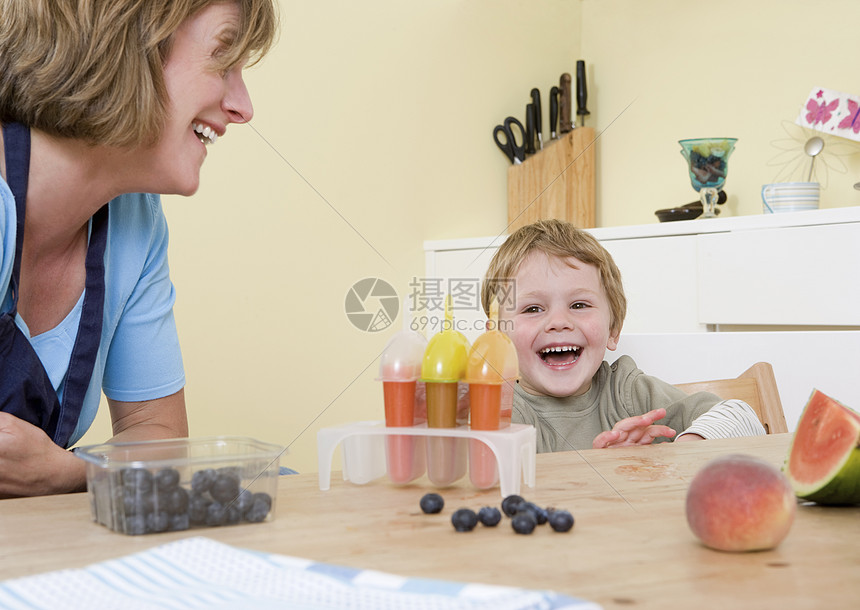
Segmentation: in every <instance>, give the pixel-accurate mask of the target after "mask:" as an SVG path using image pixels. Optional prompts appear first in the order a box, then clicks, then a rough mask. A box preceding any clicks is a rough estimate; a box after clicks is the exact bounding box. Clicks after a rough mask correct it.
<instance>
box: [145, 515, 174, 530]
mask: <svg viewBox="0 0 860 610" xmlns="http://www.w3.org/2000/svg"><path fill="white" fill-rule="evenodd" d="M169 525H170V515H168V514H167V513H166V512H165V511H163V510H159V511H155V512H152V513H149V514H148V515H147V516H146V530H147V531H149V532H165V531H167V528H168V526H169Z"/></svg>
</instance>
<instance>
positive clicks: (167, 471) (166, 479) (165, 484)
mask: <svg viewBox="0 0 860 610" xmlns="http://www.w3.org/2000/svg"><path fill="white" fill-rule="evenodd" d="M178 485H179V472H177V471H176V470H175V469H173V468H162V469H161V470H159V471H158V472H156V473H155V488H156V489H158V490H159V491H168V490H170V489H173V488H174V487H177V486H178Z"/></svg>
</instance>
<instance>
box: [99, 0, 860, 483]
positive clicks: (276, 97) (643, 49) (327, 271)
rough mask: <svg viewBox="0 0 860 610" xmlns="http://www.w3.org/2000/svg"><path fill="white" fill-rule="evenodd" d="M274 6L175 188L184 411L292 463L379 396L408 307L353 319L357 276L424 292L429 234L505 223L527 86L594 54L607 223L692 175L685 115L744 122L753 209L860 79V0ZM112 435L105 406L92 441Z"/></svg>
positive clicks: (601, 212) (479, 232)
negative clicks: (209, 141) (805, 116)
mask: <svg viewBox="0 0 860 610" xmlns="http://www.w3.org/2000/svg"><path fill="white" fill-rule="evenodd" d="M281 6H282V20H283V28H282V34H281V40H280V43H279V44H278V46H277V47H276V49H275V50H274V52H273V53H272V54H271V55H270V56H269V57H267V59H266V60H265V61H264V62H263V63H262V64H261V65H259V66H257V67H255V68H253V69H251V70H250V71H248V72H247V81H248V85H249V88H250V90H251V93H252V96H253V98H254V102H255V108H256V115H255V117H254V120H253V122H252V125H251V126H250V127H238V126H234V127H233V128H231V129H230V130H229V132H228V134H227V136H226V137H224V138H223V139H221V140H219V141H218V143H217V144H216V145H215V146H214V147H212V148H211V149H210V153H209V158H208V160H207V162H206V165H205V166H204V169H203V177H202V183H203V186H202V187H201V189H200V191H199V192H198V193H197V194H196V195H195V196H194V197H192V198H190V199H182V198H177V197H165V207H166V210H167V215H168V218H169V221H170V227H171V246H170V256H171V269H172V276H173V281H174V283H175V284H176V287H177V292H178V301H177V305H176V317H177V320H178V324H179V332H180V339H181V341H182V346H183V353H184V358H185V365H186V371H187V377H188V384H187V388H186V393H187V401H188V408H189V418H190V423H191V434H192V435H194V436H203V435H215V434H241V435H249V436H254V437H257V438H259V439H261V440H265V441H270V442H276V443H282V444H284V445H288V444H291V448H290V455H289V456H288V457H287V458H286V459H285V460H283V461H282V464H286V465H290V466H293V467H295V468H297V469H299V470H302V471H306V472H307V471H315V470H316V430H317V429H318V428H319V427H321V426H331V425H337V424H342V423H347V422H350V421H358V420H367V419H380V418H382V416H383V415H382V402H381V389H380V387H379V384H378V382H376V381H375V380H374V378H375V376H376V373H377V367H378V356H379V354H380V352H381V351H382V349H383V347H384V346H385V343H386V342H387V341H388V339H389V338H390V337H391V336H392V334H393V333H394V332H395V331H396V330H398V329H399V325H400V320H399V319H398V320H397V322H396V323H395V325H394V326H393V327H391V328H389V329H387V330H386V331H384V332H379V333H373V334H370V333H365V332H361V331H359V330H357V329H356V328H355V327H353V326H352V325H351V324H350V322H349V321H348V320H347V318H346V316H345V314H344V299H345V296H346V293H347V291H348V290H349V288H350V286H351V285H352V284H353V283H354V282H356V281H357V280H360V279H362V278H365V277H379V278H382V279H385V280H386V281H388V282H389V283H391V284H392V285H394V286H395V288H396V289H397V290H398V292H400V294H401V295H407V294H408V293H409V287H408V285H409V281H410V279H411V278H413V277H419V278H420V277H423V275H424V256H423V241H424V240H427V239H446V238H457V237H469V236H488V235H496V234H499V233H501V232H503V231H504V228H505V225H506V219H507V204H506V184H505V181H506V170H507V162H506V160H505V159H504V157H503V156H502V154H501V153H500V152H499V151H498V150H497V149H496V147H495V145H494V144H493V143H492V139H491V133H492V128H493V126H494V125H495V124H496V123H498V122H500V121H501V120H502V119H503V118H504V117H505V116H507V115H510V114H514V115H516V116H520V117H522V116H523V115H524V107H525V104H526V103H527V102H528V94H529V91H530V90H531V88H532V87H535V86H536V87H539V88H540V89H541V92H542V94H543V95H544V100H546V96H547V94H548V91H549V88H550V87H551V86H552V85H553V84H555V83H557V81H558V76H559V75H560V74H561V73H562V72H566V71H567V72H571V73H573V72H574V70H575V63H576V60H577V59H585V60H586V61H587V63H588V70H589V98H590V99H589V109H590V110H591V111H592V115H591V117H590V120H589V123H588V124H589V125H591V126H594V127H595V128H596V129H597V130H598V132H601V133H602V135H601V137H600V139H599V140H598V143H597V148H596V150H597V159H598V168H599V169H598V175H597V193H598V223H599V224H600V225H601V226H610V225H622V224H640V223H650V222H655V217H654V215H653V212H654V210H656V209H658V208H663V207H671V206H674V205H678V204H682V203H686V202H688V201H692V200H693V199H694V198H695V192H694V191H693V190H692V188H691V187H690V185H689V182H688V181H687V177H686V172H685V170H684V166H683V162H682V159H681V156H680V155H679V154H678V152H677V151H678V145H677V143H676V141H677V140H678V139H681V138H685V137H702V136H707V137H709V136H715V135H716V136H724V135H725V136H735V137H738V138H739V142H738V147H737V152H736V153H735V156H734V157H733V158H732V161H731V165H730V173H729V180H728V183H727V187H726V190H727V192H728V193H730V196H731V198H730V200H729V202H728V204H727V206H726V207H727V208H728V210H727V211H726V213H731V214H755V213H759V212H760V209H761V204H760V198H759V190H760V187H761V184H762V183H765V182H770V181H771V178H772V176H773V175H774V174H775V173H776V169H775V168H772V167H768V166H767V162H768V160H769V159H770V158H771V157H772V156H774V155H775V153H776V152H777V150H776V149H775V148H773V146H772V145H771V141H772V140H774V139H779V138H784V137H785V136H784V135H783V133H782V131H781V130H782V127H781V123H780V122H781V121H782V120H788V121H793V120H794V118H795V116H796V115H797V112H798V108H799V105H800V103H801V102H802V101H803V100H804V99H805V96H806V94H807V93H808V92H809V90H810V89H811V88H812V87H814V86H823V87H829V88H833V89H837V90H842V91H846V92H852V93H855V94H860V83H858V82H857V78H856V68H855V66H856V58H857V57H860V52H858V51H860V37H857V36H856V32H855V28H856V24H857V23H858V22H860V20H858V17H860V5H857V4H855V2H853V0H846V1H837V0H824V1H822V2H815V3H813V2H808V1H799V0H786V1H783V2H772V3H770V2H768V3H766V2H751V1H750V0H747V1H746V2H740V1H737V0H722V1H721V2H718V3H710V4H702V3H693V2H688V1H686V0H647V1H646V0H581V1H580V0H424V1H421V2H403V1H402V0H363V1H361V2H354V1H352V0H316V1H314V2H308V1H299V0H282V1H281ZM703 7H704V8H703ZM704 17H708V18H709V19H712V22H711V27H704V26H700V25H698V23H699V21H700V20H701V19H702V18H704ZM628 105H629V108H628V109H627V110H626V111H625V112H624V113H623V114H622V115H621V116H620V117H618V115H619V113H621V111H622V110H623V109H624V108H625V107H627V106H628ZM546 113H547V111H546V107H545V108H544V120H545V121H546V120H547V117H546ZM603 130H605V131H603ZM846 163H847V164H849V166H850V171H849V173H847V174H844V175H839V176H835V177H833V176H831V181H830V186H829V188H828V189H827V190H826V191H825V192H824V195H823V203H822V205H824V206H841V205H856V204H857V203H858V200H860V192H858V191H854V190H853V189H852V188H851V185H852V184H853V183H854V182H856V181H858V180H860V166H858V162H857V160H856V157H851V158H846ZM103 411H104V410H103ZM107 436H109V424H108V419H107V416H106V413H105V412H103V413H101V414H100V415H99V419H98V420H97V423H96V424H95V426H94V428H93V429H92V430H91V432H90V433H89V434H88V435H87V437H86V438H85V440H84V442H100V441H102V440H104V438H106V437H107Z"/></svg>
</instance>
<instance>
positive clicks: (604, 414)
mask: <svg viewBox="0 0 860 610" xmlns="http://www.w3.org/2000/svg"><path fill="white" fill-rule="evenodd" d="M721 400H722V399H721V398H719V397H718V396H716V395H715V394H711V393H708V392H697V393H695V394H691V395H687V394H686V393H685V392H683V391H682V390H679V389H678V388H676V387H675V386H673V385H671V384H669V383H666V382H665V381H662V380H660V379H657V378H656V377H651V376H650V375H646V374H645V373H643V372H642V371H640V370H639V369H638V368H637V367H636V363H635V362H634V361H633V359H632V358H631V357H630V356H621V357H620V358H618V360H616V361H615V362H613V363H612V364H609V363H608V362H604V363H603V364H602V365H601V366H600V368H599V369H598V370H597V373H596V374H595V375H594V378H593V379H592V381H591V388H590V389H589V390H588V392H586V393H585V394H583V395H582V396H566V397H564V398H555V397H552V396H535V395H533V394H529V393H528V392H526V391H525V390H523V389H522V387H521V386H520V385H519V384H517V385H516V387H515V389H514V404H513V413H512V414H511V419H512V421H513V422H514V423H518V424H531V425H533V426H534V427H535V429H536V430H537V450H538V453H546V452H550V451H572V450H574V449H591V447H592V445H591V444H592V442H593V441H594V437H596V436H597V435H598V434H600V433H601V432H604V431H605V430H611V429H612V427H613V426H614V425H615V424H616V423H618V422H619V421H620V420H622V419H625V418H627V417H633V416H634V415H643V414H645V413H647V412H648V411H651V410H652V409H659V408H660V407H663V408H665V409H666V417H664V418H663V419H661V420H659V421H658V422H656V423H658V424H662V425H666V426H669V427H670V428H672V429H674V430H675V431H676V432H677V433H678V434H680V433H681V432H683V431H684V430H686V429H687V428H689V427H690V424H692V423H693V420H694V419H696V418H697V417H699V416H700V415H702V414H703V413H706V412H707V411H708V410H709V409H710V408H711V407H713V406H714V405H716V404H717V403H719V402H721ZM667 440H669V439H667V438H660V439H657V440H656V441H655V442H662V441H667Z"/></svg>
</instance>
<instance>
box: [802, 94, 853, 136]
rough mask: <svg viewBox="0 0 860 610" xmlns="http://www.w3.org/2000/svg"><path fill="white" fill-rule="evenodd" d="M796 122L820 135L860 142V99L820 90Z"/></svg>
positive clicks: (810, 99) (810, 95)
mask: <svg viewBox="0 0 860 610" xmlns="http://www.w3.org/2000/svg"><path fill="white" fill-rule="evenodd" d="M795 123H796V124H798V125H800V126H801V127H805V128H809V129H814V130H815V131H817V132H820V133H824V134H829V135H834V136H839V137H840V138H846V139H848V140H854V141H855V142H860V97H858V96H856V95H850V94H848V93H842V92H840V91H834V90H832V89H824V88H822V87H816V88H815V89H813V90H812V91H811V92H810V94H809V97H808V99H807V100H806V103H805V104H804V106H803V107H802V108H801V110H800V114H799V115H798V117H797V119H796V120H795Z"/></svg>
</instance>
